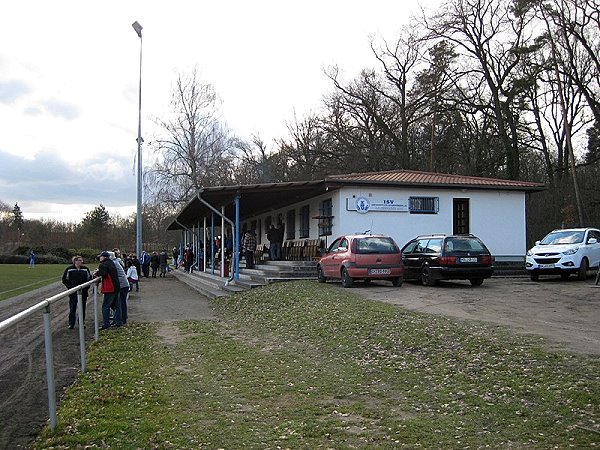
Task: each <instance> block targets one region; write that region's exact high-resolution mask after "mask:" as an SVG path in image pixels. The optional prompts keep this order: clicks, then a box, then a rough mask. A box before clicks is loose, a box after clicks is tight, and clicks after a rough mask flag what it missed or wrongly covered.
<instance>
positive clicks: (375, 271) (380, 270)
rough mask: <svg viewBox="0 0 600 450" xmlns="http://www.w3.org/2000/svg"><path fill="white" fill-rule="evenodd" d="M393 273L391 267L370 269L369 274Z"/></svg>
mask: <svg viewBox="0 0 600 450" xmlns="http://www.w3.org/2000/svg"><path fill="white" fill-rule="evenodd" d="M390 273H392V271H391V270H390V269H369V275H389V274H390Z"/></svg>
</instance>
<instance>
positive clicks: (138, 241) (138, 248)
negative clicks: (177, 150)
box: [131, 21, 144, 258]
mask: <svg viewBox="0 0 600 450" xmlns="http://www.w3.org/2000/svg"><path fill="white" fill-rule="evenodd" d="M131 26H132V27H133V29H134V30H135V32H136V33H137V35H138V37H139V38H140V84H139V86H140V89H139V93H138V99H139V102H138V136H137V146H138V147H137V220H136V235H135V252H136V255H137V256H138V258H141V254H142V142H144V140H143V139H142V26H141V25H140V24H139V23H138V22H137V21H135V22H133V23H132V24H131Z"/></svg>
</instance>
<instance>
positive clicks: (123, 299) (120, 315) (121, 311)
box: [113, 286, 129, 326]
mask: <svg viewBox="0 0 600 450" xmlns="http://www.w3.org/2000/svg"><path fill="white" fill-rule="evenodd" d="M128 297H129V286H125V287H124V288H121V289H120V290H119V298H118V299H117V300H118V303H119V306H118V307H117V308H116V309H115V317H114V319H113V322H114V323H115V325H117V326H118V325H125V324H126V323H127V298H128Z"/></svg>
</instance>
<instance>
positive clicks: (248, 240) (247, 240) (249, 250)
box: [243, 230, 256, 269]
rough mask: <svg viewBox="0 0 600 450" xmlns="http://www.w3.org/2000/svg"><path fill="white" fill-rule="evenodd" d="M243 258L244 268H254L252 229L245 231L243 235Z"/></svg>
mask: <svg viewBox="0 0 600 450" xmlns="http://www.w3.org/2000/svg"><path fill="white" fill-rule="evenodd" d="M243 248H244V258H245V259H246V269H254V250H256V237H255V236H254V234H253V233H252V231H250V230H248V231H246V234H245V235H244V245H243Z"/></svg>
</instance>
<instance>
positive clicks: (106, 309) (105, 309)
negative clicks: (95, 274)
mask: <svg viewBox="0 0 600 450" xmlns="http://www.w3.org/2000/svg"><path fill="white" fill-rule="evenodd" d="M117 295H118V292H113V293H110V294H104V300H103V301H102V327H103V328H108V327H110V305H112V303H113V302H114V301H115V298H117Z"/></svg>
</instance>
